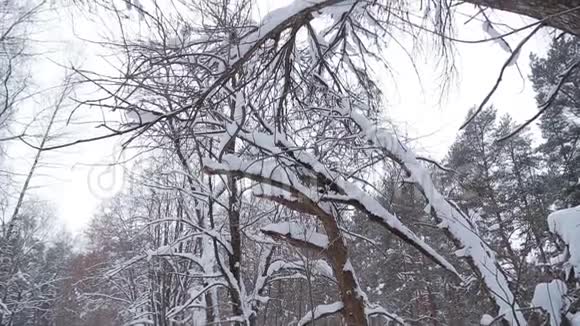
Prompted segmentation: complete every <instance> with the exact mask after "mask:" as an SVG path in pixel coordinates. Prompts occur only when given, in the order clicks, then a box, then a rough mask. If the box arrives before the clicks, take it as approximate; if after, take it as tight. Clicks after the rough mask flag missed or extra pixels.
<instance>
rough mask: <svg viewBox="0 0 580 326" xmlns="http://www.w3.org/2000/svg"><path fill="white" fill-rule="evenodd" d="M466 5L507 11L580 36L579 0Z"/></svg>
mask: <svg viewBox="0 0 580 326" xmlns="http://www.w3.org/2000/svg"><path fill="white" fill-rule="evenodd" d="M465 2H467V3H472V4H474V5H479V6H484V7H489V8H493V9H498V10H503V11H509V12H512V13H515V14H520V15H524V16H528V17H532V18H535V19H539V20H542V19H546V24H547V25H548V26H551V27H555V28H558V29H561V30H563V31H566V32H568V33H571V34H574V35H577V36H580V0H466V1H465Z"/></svg>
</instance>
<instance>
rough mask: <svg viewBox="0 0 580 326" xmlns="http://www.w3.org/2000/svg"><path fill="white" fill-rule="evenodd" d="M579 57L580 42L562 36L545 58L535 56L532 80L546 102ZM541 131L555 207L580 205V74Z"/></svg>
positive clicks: (575, 74)
mask: <svg viewBox="0 0 580 326" xmlns="http://www.w3.org/2000/svg"><path fill="white" fill-rule="evenodd" d="M579 55H580V39H578V38H575V37H561V38H559V39H556V40H554V41H553V42H552V45H551V47H550V50H549V51H548V55H547V57H546V58H539V57H537V56H535V55H532V64H531V68H532V75H531V76H530V79H531V80H532V83H533V85H534V89H535V90H536V92H537V96H536V99H537V101H538V103H543V102H545V101H546V98H547V97H548V92H549V90H550V89H551V88H552V87H553V86H554V85H555V84H556V83H557V81H558V79H559V75H560V74H561V73H562V71H563V70H564V69H565V67H566V66H567V65H568V64H569V61H570V59H571V58H578V56H579ZM540 129H541V131H542V136H543V138H544V142H543V143H542V145H541V146H540V147H539V149H538V150H539V152H540V153H541V154H543V155H544V156H545V161H546V165H545V168H546V169H547V171H548V174H549V178H548V180H547V181H548V183H547V184H546V185H545V186H546V187H548V189H549V190H550V191H551V192H552V193H553V194H554V197H553V202H554V203H555V208H563V207H570V206H576V205H579V204H580V182H579V181H580V180H579V179H580V72H578V71H576V72H573V73H572V75H571V76H570V77H569V79H568V81H567V82H566V83H565V84H564V85H563V86H562V89H561V91H560V93H559V95H558V96H557V98H556V100H555V101H554V103H553V104H552V107H551V108H550V109H549V110H548V111H546V112H545V114H544V115H542V117H541V120H540Z"/></svg>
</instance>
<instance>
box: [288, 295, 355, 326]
mask: <svg viewBox="0 0 580 326" xmlns="http://www.w3.org/2000/svg"><path fill="white" fill-rule="evenodd" d="M343 308H344V305H343V304H342V302H340V301H339V302H334V303H330V304H321V305H318V306H316V307H314V309H313V310H311V311H309V312H308V313H307V314H306V315H304V317H302V318H301V319H300V321H298V324H296V326H307V325H311V324H312V323H314V322H315V321H316V320H319V319H321V318H324V317H328V316H331V315H334V314H336V313H339V312H340V311H341V310H342V309H343Z"/></svg>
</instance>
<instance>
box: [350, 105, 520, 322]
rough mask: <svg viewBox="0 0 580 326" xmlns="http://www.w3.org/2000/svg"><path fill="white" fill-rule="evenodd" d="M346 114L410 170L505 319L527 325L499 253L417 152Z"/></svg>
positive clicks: (359, 117) (356, 116)
mask: <svg viewBox="0 0 580 326" xmlns="http://www.w3.org/2000/svg"><path fill="white" fill-rule="evenodd" d="M342 113H343V114H344V115H345V116H349V117H350V118H351V119H352V120H353V121H354V122H355V123H356V124H357V125H358V126H359V128H360V129H361V136H363V137H364V138H365V139H367V141H369V142H370V143H371V144H373V145H374V146H377V147H379V148H381V149H382V150H383V152H384V153H385V154H386V155H387V156H388V157H390V158H391V159H393V160H394V161H396V162H398V163H399V164H400V165H401V166H402V167H403V168H404V169H405V170H406V171H407V173H408V174H409V178H410V179H411V180H412V181H413V182H414V183H415V185H416V187H417V188H418V189H419V190H421V191H422V192H423V195H424V196H425V198H426V200H427V201H428V202H429V204H430V205H431V208H432V211H433V212H434V213H435V216H436V217H437V218H438V219H439V221H440V224H439V226H440V227H441V228H443V229H445V230H447V231H448V232H449V234H450V235H451V236H452V238H453V239H454V240H456V241H457V242H458V244H459V245H460V246H462V247H463V248H462V251H463V252H464V253H465V256H466V257H468V258H469V260H470V262H471V263H472V264H473V266H474V267H475V269H476V271H477V272H478V273H479V274H480V276H481V278H482V279H483V281H484V282H485V285H486V287H487V289H488V290H489V292H490V294H491V295H492V297H493V298H494V301H495V303H496V305H497V306H498V307H499V310H500V311H499V313H498V314H499V315H502V314H505V317H504V318H505V319H506V320H507V321H508V322H509V323H510V324H511V325H520V326H524V325H527V323H526V320H525V318H524V316H523V314H522V313H521V312H520V311H519V305H518V304H517V302H516V301H515V297H514V294H513V293H512V292H511V290H510V288H509V284H508V280H507V278H506V276H505V275H504V274H503V271H502V270H501V269H500V268H499V265H498V262H497V260H496V258H495V253H494V252H493V250H492V249H491V248H489V246H488V245H487V244H486V243H485V242H484V241H483V240H482V239H481V238H480V237H479V235H478V234H477V233H476V232H475V231H474V230H473V227H472V226H471V224H470V222H469V221H468V219H467V218H466V217H465V215H464V214H463V213H461V211H459V210H458V209H457V208H456V207H455V206H454V205H451V204H450V203H449V202H448V201H447V200H446V199H445V198H444V197H443V195H441V193H439V192H438V191H437V189H436V188H435V185H434V184H433V181H432V180H431V176H430V175H429V172H428V171H427V169H425V168H424V167H423V166H421V164H420V163H419V162H418V160H417V158H416V156H415V155H414V153H413V152H412V151H411V150H410V149H408V148H405V147H404V146H403V145H402V144H401V143H400V142H399V140H398V139H397V137H396V136H395V135H393V134H391V133H389V132H388V131H386V130H384V129H379V128H378V127H377V126H376V125H375V124H373V123H372V122H371V121H370V120H369V119H367V118H366V117H365V116H363V115H362V114H361V113H359V112H356V111H355V110H350V111H349V110H343V112H342Z"/></svg>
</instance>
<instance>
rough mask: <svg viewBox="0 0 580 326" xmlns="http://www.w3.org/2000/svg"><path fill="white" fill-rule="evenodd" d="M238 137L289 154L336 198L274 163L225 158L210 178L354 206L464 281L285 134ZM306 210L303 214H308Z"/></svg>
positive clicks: (210, 167)
mask: <svg viewBox="0 0 580 326" xmlns="http://www.w3.org/2000/svg"><path fill="white" fill-rule="evenodd" d="M238 137H240V138H242V139H244V140H246V141H248V142H251V143H253V144H254V145H255V146H258V147H259V148H261V149H262V150H265V151H267V152H269V153H271V154H276V155H281V154H286V155H288V156H290V158H292V159H294V160H295V161H297V162H298V163H300V164H302V165H303V166H304V167H305V168H306V169H308V170H310V171H313V175H311V176H310V178H311V179H313V180H316V182H318V183H319V184H321V185H325V186H328V187H329V188H330V189H333V190H335V191H336V193H335V194H333V193H332V192H330V191H329V192H330V193H329V194H324V195H323V194H321V193H319V192H318V189H316V188H315V187H306V186H303V185H302V183H301V181H300V179H299V178H298V177H297V176H296V175H295V174H294V173H293V172H292V171H289V169H285V168H284V167H283V166H280V165H278V164H276V162H275V161H271V160H270V161H257V162H243V161H241V160H240V159H239V158H237V157H233V156H227V157H224V161H222V163H221V164H220V163H217V162H215V161H211V160H205V161H204V164H205V168H204V169H205V171H206V172H208V173H211V174H227V173H234V174H236V175H238V176H241V177H246V178H248V179H251V180H254V181H256V182H260V183H265V184H268V185H270V186H274V187H278V188H280V189H283V190H285V191H288V192H289V193H290V194H291V195H292V196H295V197H296V198H297V199H298V200H300V199H305V200H308V201H311V202H319V201H321V200H322V201H334V202H342V203H346V204H350V205H353V206H355V207H356V208H358V209H360V210H362V211H363V212H365V213H366V214H367V215H368V216H369V218H370V219H371V220H372V221H374V222H377V223H379V224H380V225H382V226H384V227H385V228H386V229H388V230H389V231H390V232H392V233H393V234H395V235H397V236H398V237H399V238H401V239H402V240H404V241H405V242H407V243H409V244H410V245H412V246H413V247H415V248H417V249H418V250H419V251H421V252H422V253H423V254H425V255H426V256H427V257H429V258H430V259H431V260H433V261H434V262H435V263H437V264H438V265H440V266H441V267H443V268H445V269H446V270H448V271H450V272H451V273H452V274H454V275H455V276H457V277H459V278H461V276H460V275H459V273H458V272H457V270H456V269H455V268H454V267H453V265H452V264H451V263H449V262H448V261H447V260H446V259H445V258H444V257H443V256H441V255H440V254H439V253H437V251H436V250H434V249H433V248H431V247H430V246H429V245H428V244H427V243H425V242H424V241H423V240H421V239H420V238H419V237H418V236H417V235H416V234H415V233H414V232H413V231H411V230H410V229H409V228H407V227H406V226H405V225H404V224H403V223H401V221H400V220H399V219H398V218H397V217H396V216H395V215H393V214H391V213H390V212H389V211H388V210H386V209H385V208H384V207H383V206H382V205H381V204H380V203H379V202H378V201H377V200H376V199H375V198H373V197H371V196H370V195H368V194H367V193H365V192H364V191H362V190H361V189H360V188H359V187H358V186H356V185H354V184H353V183H351V182H348V181H346V180H344V179H343V178H342V177H340V176H339V175H337V174H336V173H333V172H332V171H330V170H328V169H327V168H326V167H325V166H324V165H323V164H322V163H320V162H319V161H318V160H317V159H316V158H315V157H313V156H312V155H310V154H309V153H308V152H306V151H302V150H300V151H292V150H290V149H292V148H294V146H293V145H292V144H291V143H290V142H289V141H288V140H287V139H286V137H285V135H284V134H282V133H276V134H275V136H273V135H269V134H265V133H260V132H251V133H249V132H239V133H238ZM260 195H262V193H260ZM275 195H276V196H270V197H271V199H274V200H275V199H279V200H278V202H280V201H284V202H286V203H291V202H292V200H293V199H290V198H288V197H284V198H283V197H282V196H281V194H279V193H278V194H275ZM304 209H306V208H303V209H302V211H303V212H306V211H305V210H304Z"/></svg>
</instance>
